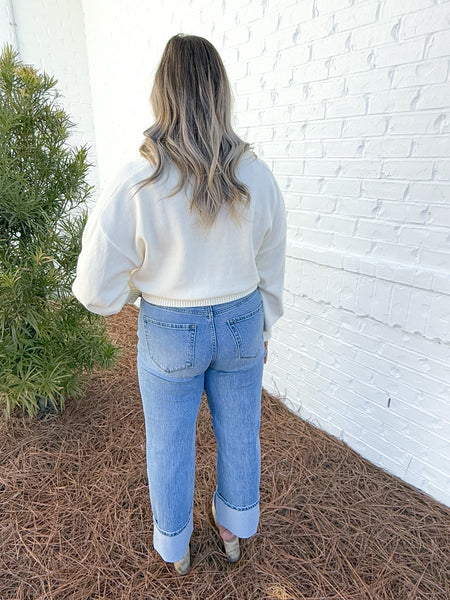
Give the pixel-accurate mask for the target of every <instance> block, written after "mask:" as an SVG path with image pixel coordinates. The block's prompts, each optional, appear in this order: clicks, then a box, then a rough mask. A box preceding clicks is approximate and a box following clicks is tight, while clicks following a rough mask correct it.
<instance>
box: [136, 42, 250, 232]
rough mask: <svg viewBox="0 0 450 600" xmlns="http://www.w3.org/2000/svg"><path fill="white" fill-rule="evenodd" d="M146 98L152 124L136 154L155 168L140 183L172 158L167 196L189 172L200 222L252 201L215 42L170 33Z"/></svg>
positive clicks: (151, 179)
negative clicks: (173, 180)
mask: <svg viewBox="0 0 450 600" xmlns="http://www.w3.org/2000/svg"><path fill="white" fill-rule="evenodd" d="M150 101H151V105H152V107H153V113H154V116H155V123H154V124H153V125H152V126H151V127H150V128H149V129H147V130H146V131H145V132H144V135H145V141H144V142H143V144H142V145H141V146H140V148H139V152H140V154H141V156H143V157H145V158H146V159H147V160H149V162H151V163H152V164H153V165H154V166H155V170H154V172H153V173H152V175H151V176H150V177H148V178H147V179H145V180H143V181H142V182H139V183H142V185H141V187H143V186H144V185H146V184H149V183H152V182H156V181H157V180H158V179H160V177H161V176H162V175H163V172H164V170H165V167H166V165H167V164H168V162H169V160H172V161H173V163H174V164H175V165H176V167H177V168H178V171H179V174H180V177H179V180H178V183H177V185H176V186H175V189H174V191H173V192H172V193H171V194H170V195H169V196H168V197H170V196H173V195H174V194H176V193H177V192H179V191H180V190H181V189H182V188H183V187H184V185H185V184H186V183H187V182H188V181H189V180H190V179H191V177H192V176H193V187H192V199H191V204H190V210H191V211H192V210H194V211H195V212H196V213H197V214H198V215H199V217H200V221H201V223H202V224H203V225H204V226H206V227H208V226H210V225H211V224H212V223H213V221H214V219H215V216H216V214H217V213H218V211H219V210H220V207H221V206H222V204H224V203H226V204H228V205H229V207H230V210H231V214H232V216H233V218H235V217H236V204H237V203H242V204H243V205H244V206H246V205H247V204H248V202H250V193H249V191H248V189H247V187H246V186H245V185H244V184H243V183H242V182H241V181H239V180H238V179H237V177H236V167H237V164H238V162H239V160H240V158H241V157H242V155H243V154H244V153H246V152H247V151H249V150H250V151H252V149H251V146H250V144H248V143H246V142H244V141H243V140H241V139H240V138H239V137H238V136H237V135H236V133H235V132H234V131H233V129H232V127H231V102H232V97H231V90H230V84H229V81H228V77H227V73H226V71H225V67H224V65H223V62H222V59H221V58H220V55H219V53H218V52H217V50H216V49H215V48H214V46H213V45H212V44H211V43H210V42H209V41H208V40H206V39H205V38H202V37H199V36H196V35H185V34H177V35H175V36H173V37H172V38H171V39H170V40H169V41H168V42H167V44H166V47H165V49H164V52H163V55H162V58H161V62H160V64H159V67H158V69H157V71H156V74H155V80H154V84H153V88H152V92H151V96H150ZM252 152H253V151H252ZM139 189H140V188H139Z"/></svg>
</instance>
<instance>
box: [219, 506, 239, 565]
mask: <svg viewBox="0 0 450 600" xmlns="http://www.w3.org/2000/svg"><path fill="white" fill-rule="evenodd" d="M212 515H213V518H214V523H215V524H216V527H217V529H219V525H218V523H217V519H216V507H215V506H214V499H213V501H212ZM219 537H220V539H221V540H222V543H223V545H224V548H225V554H226V555H227V558H228V560H229V561H230V562H236V561H237V560H239V557H240V555H241V552H240V548H239V538H238V537H237V535H235V536H234V538H233V539H232V540H230V541H229V542H227V541H225V540H224V539H223V537H222V536H221V535H220V532H219Z"/></svg>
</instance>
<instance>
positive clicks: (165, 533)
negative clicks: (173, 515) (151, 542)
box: [154, 512, 192, 537]
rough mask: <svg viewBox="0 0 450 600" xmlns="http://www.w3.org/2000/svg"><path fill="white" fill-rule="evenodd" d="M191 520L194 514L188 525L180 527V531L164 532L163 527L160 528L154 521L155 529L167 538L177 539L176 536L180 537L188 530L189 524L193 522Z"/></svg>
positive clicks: (187, 522)
mask: <svg viewBox="0 0 450 600" xmlns="http://www.w3.org/2000/svg"><path fill="white" fill-rule="evenodd" d="M191 518H192V512H191V515H190V516H189V519H188V520H187V521H186V523H185V524H184V525H183V526H182V527H180V529H177V530H176V531H171V532H169V531H164V530H163V529H161V527H159V525H158V523H157V522H156V519H154V523H155V527H156V529H157V530H158V531H159V532H160V533H161V534H162V535H165V536H167V537H175V536H176V535H179V534H180V533H181V532H182V531H184V530H185V529H186V527H187V526H188V525H189V523H190V522H191Z"/></svg>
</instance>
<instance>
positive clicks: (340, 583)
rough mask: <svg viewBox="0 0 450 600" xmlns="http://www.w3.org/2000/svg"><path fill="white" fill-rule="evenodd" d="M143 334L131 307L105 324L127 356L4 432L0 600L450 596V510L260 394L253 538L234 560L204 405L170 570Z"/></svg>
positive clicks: (0, 432) (404, 599)
mask: <svg viewBox="0 0 450 600" xmlns="http://www.w3.org/2000/svg"><path fill="white" fill-rule="evenodd" d="M136 326H137V309H135V308H134V307H126V308H125V309H124V310H123V311H122V313H121V314H119V315H116V316H114V317H110V318H109V319H108V327H109V329H110V331H111V335H112V336H113V338H114V339H115V340H116V341H119V340H120V342H121V344H122V345H123V347H124V354H123V358H122V361H121V363H120V365H119V366H118V367H117V368H116V369H115V370H114V371H113V372H108V373H102V374H97V375H95V376H94V378H93V379H92V381H91V383H90V386H89V389H88V391H87V393H86V395H85V396H84V397H83V398H82V399H80V400H77V401H69V402H68V403H67V409H66V411H65V412H64V413H63V414H62V415H57V414H56V415H55V414H53V415H51V414H50V415H46V416H45V417H44V418H40V419H39V418H37V417H35V418H34V419H30V418H27V417H24V416H22V415H21V414H20V413H18V412H16V413H15V414H14V415H13V417H12V418H11V420H10V421H9V422H8V423H7V424H5V423H4V422H3V421H2V422H1V424H0V490H1V492H0V598H1V600H10V599H14V600H19V599H25V598H26V599H33V600H44V599H45V600H63V599H64V600H66V599H67V600H69V599H70V600H100V599H105V600H116V599H117V600H118V599H121V600H140V599H142V600H143V599H145V600H149V599H150V600H153V599H161V600H162V599H164V600H174V599H186V600H196V599H198V600H225V599H232V600H240V599H242V600H243V599H255V600H260V599H261V600H266V599H267V600H269V599H274V600H289V599H295V600H304V599H311V600H312V599H315V600H319V599H320V600H325V599H326V600H331V599H338V598H339V599H344V600H369V599H373V600H384V599H387V598H389V599H393V600H394V599H395V600H413V599H419V598H420V599H424V600H425V599H426V600H434V599H439V600H446V599H448V598H450V554H449V553H450V510H449V509H448V508H446V507H445V506H443V505H441V504H439V503H437V502H435V501H433V500H431V499H430V498H428V497H427V496H425V495H424V494H422V493H420V492H418V491H416V490H415V489H413V488H412V487H410V486H408V485H406V484H404V483H402V482H401V481H399V480H398V479H396V478H394V477H392V476H390V475H387V474H386V473H384V472H383V471H381V470H380V469H378V468H376V467H374V466H372V465H371V464H370V463H368V462H367V461H365V460H363V459H362V458H360V457H359V456H358V455H357V454H356V453H355V452H353V451H352V450H350V449H349V448H348V447H347V446H346V445H345V444H344V443H342V442H340V441H338V440H336V439H334V438H332V437H330V436H329V435H327V434H325V433H323V432H321V431H319V430H317V429H316V428H314V427H313V426H311V425H310V424H308V423H305V422H304V421H302V420H301V419H299V418H298V417H297V416H295V415H294V414H292V413H290V412H289V411H288V410H287V409H286V408H285V407H284V405H283V404H282V403H281V402H280V400H279V399H277V398H274V397H272V396H270V395H268V394H266V393H265V392H264V393H263V414H262V428H261V444H262V484H261V521H260V526H259V530H258V533H257V534H256V535H255V536H254V537H253V538H251V539H249V540H243V541H242V542H241V549H242V556H241V559H240V561H239V562H238V563H236V564H234V565H231V564H228V563H227V562H226V560H225V558H224V556H223V554H222V551H221V546H220V544H219V542H218V538H217V535H216V532H215V528H214V526H213V524H212V521H211V519H212V517H211V515H210V505H211V497H212V493H213V490H214V487H215V441H214V437H213V433H212V428H211V419H210V415H209V412H208V408H207V404H206V400H205V398H203V401H202V405H201V409H200V413H199V419H198V431H197V474H196V494H195V505H194V533H193V536H192V539H191V549H192V557H193V560H192V563H193V564H192V569H191V572H190V573H189V574H188V575H187V576H185V577H182V576H179V575H177V574H175V573H174V571H173V568H172V566H171V565H167V564H166V563H164V562H163V561H162V560H161V559H160V558H159V555H158V554H157V553H156V552H155V551H154V550H153V549H152V520H151V511H150V504H149V497H148V488H147V476H146V467H145V449H144V442H145V434H144V422H143V415H142V410H141V404H140V396H139V391H138V385H137V377H136V369H135V348H136Z"/></svg>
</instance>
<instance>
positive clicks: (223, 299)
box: [142, 286, 256, 307]
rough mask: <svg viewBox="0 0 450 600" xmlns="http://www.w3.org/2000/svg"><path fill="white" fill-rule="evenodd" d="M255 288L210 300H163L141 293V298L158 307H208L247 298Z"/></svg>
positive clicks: (159, 297)
mask: <svg viewBox="0 0 450 600" xmlns="http://www.w3.org/2000/svg"><path fill="white" fill-rule="evenodd" d="M255 289H256V287H255V286H252V287H251V288H249V289H247V290H245V291H243V292H239V293H237V294H227V295H225V296H214V297H211V298H201V299H196V300H181V299H177V298H163V297H161V296H153V295H151V294H145V293H144V292H142V297H143V298H144V300H145V301H146V302H150V303H151V304H158V305H160V306H175V307H183V306H209V305H211V304H223V303H224V302H231V301H232V300H238V298H243V297H244V296H247V295H248V294H250V293H251V292H253V291H255Z"/></svg>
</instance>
